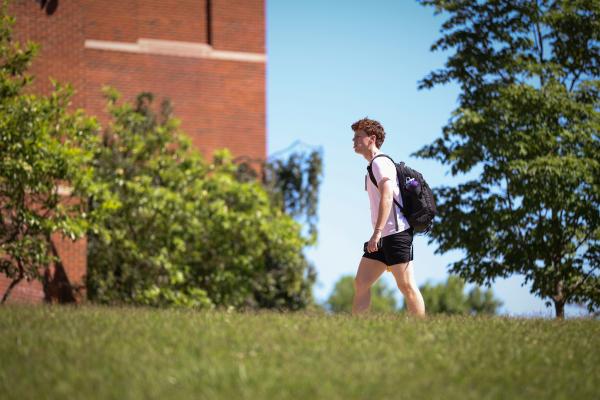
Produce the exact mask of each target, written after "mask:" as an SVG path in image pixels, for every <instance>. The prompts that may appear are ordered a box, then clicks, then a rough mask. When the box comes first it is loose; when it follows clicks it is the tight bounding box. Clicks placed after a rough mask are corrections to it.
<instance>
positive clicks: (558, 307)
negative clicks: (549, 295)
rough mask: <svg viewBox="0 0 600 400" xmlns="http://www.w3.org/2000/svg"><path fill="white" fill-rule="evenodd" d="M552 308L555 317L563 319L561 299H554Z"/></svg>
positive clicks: (563, 312) (563, 310)
mask: <svg viewBox="0 0 600 400" xmlns="http://www.w3.org/2000/svg"><path fill="white" fill-rule="evenodd" d="M554 310H555V311H556V319H565V303H564V302H563V301H554Z"/></svg>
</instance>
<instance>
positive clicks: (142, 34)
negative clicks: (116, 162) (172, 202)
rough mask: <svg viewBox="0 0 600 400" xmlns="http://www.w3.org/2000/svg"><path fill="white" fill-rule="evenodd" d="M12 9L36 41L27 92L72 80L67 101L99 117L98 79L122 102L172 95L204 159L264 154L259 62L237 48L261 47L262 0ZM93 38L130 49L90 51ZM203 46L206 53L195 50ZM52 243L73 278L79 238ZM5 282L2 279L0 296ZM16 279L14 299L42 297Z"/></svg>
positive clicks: (19, 33) (87, 1)
mask: <svg viewBox="0 0 600 400" xmlns="http://www.w3.org/2000/svg"><path fill="white" fill-rule="evenodd" d="M207 1H210V4H207ZM41 4H45V8H41ZM49 5H50V6H53V7H54V8H55V9H54V10H52V9H51V8H53V7H50V8H49ZM209 11H210V12H209ZM9 12H10V14H11V15H14V16H15V17H16V18H17V21H16V24H15V28H14V36H15V38H16V39H17V40H19V41H23V42H24V41H27V40H31V41H34V42H37V43H39V44H41V46H42V47H41V50H40V52H39V53H38V57H36V59H35V60H34V62H33V65H32V67H31V69H30V73H31V74H33V75H35V76H36V81H35V84H34V85H33V86H32V87H31V88H30V90H31V91H33V92H36V93H48V92H49V90H50V83H49V80H48V78H49V77H53V78H56V79H57V80H58V81H60V82H65V83H66V82H69V83H71V84H72V85H73V87H74V89H75V90H76V94H75V96H74V98H73V106H74V107H82V108H85V109H86V110H87V111H88V112H89V113H90V114H92V115H97V116H98V117H99V120H100V121H101V122H104V123H106V121H107V115H106V112H105V105H106V103H105V101H104V99H103V98H102V94H101V88H102V86H103V85H110V86H114V87H115V88H117V89H118V90H119V91H120V92H121V93H122V94H123V98H124V99H126V100H133V99H134V97H135V95H136V94H138V93H139V92H141V91H150V92H153V93H154V94H155V95H156V99H157V103H159V102H160V101H161V100H162V99H163V98H165V97H167V98H169V99H171V101H172V103H173V106H174V112H175V116H176V117H177V118H179V119H181V121H182V125H181V128H182V130H183V131H185V132H186V133H187V134H188V135H189V136H190V137H191V139H192V142H193V144H194V145H195V146H196V148H198V149H199V150H200V151H201V152H202V153H203V154H204V156H205V157H207V158H210V157H211V156H212V153H213V152H214V151H215V150H216V149H219V148H223V147H227V148H229V149H230V150H231V151H232V153H233V154H234V156H241V155H245V156H249V157H251V158H264V157H265V156H266V104H265V74H266V62H264V61H258V62H256V61H247V59H246V60H241V61H240V54H241V55H242V58H243V56H244V55H247V54H250V58H252V57H254V58H256V55H257V54H258V55H264V53H265V19H264V18H265V16H264V14H265V12H264V0H178V1H177V2H168V1H164V0H144V1H142V0H128V1H120V0H111V1H102V2H100V1H94V0H72V1H59V2H56V1H52V0H50V1H41V2H40V1H35V0H13V1H12V2H11V4H10V7H9ZM209 15H210V18H209ZM209 27H210V35H209ZM140 39H151V40H155V41H156V40H160V41H168V42H160V44H161V45H163V44H164V45H166V46H168V47H173V46H178V45H179V44H180V43H183V44H184V46H189V45H190V43H191V44H192V46H191V47H192V48H193V51H192V52H195V53H194V54H196V55H195V56H187V55H182V54H178V55H173V54H171V53H169V54H158V53H157V52H154V51H152V50H150V51H138V50H135V49H137V48H139V42H138V41H139V40H140ZM209 39H210V40H209ZM90 40H92V41H102V42H103V43H109V44H110V45H111V46H113V47H115V46H125V47H127V48H129V49H130V50H129V51H117V50H115V49H114V48H109V49H107V48H102V49H99V48H91V47H90V46H88V45H87V44H86V43H87V42H86V41H90ZM136 44H137V45H138V47H135V46H136ZM109 47H110V46H109ZM131 48H133V49H134V50H131ZM205 48H206V49H207V50H206V51H207V52H208V53H207V54H208V56H206V57H204V56H197V53H198V52H199V51H200V52H202V51H204V50H205ZM211 51H212V52H213V53H210V52H211ZM217 53H218V54H217ZM210 54H217V55H218V57H211V56H210ZM230 55H231V56H230ZM228 57H229V58H228ZM57 240H58V239H57ZM56 243H57V247H58V248H59V249H60V250H59V252H60V253H61V259H63V264H64V265H65V270H66V275H67V279H68V280H69V281H70V282H71V283H78V282H80V281H81V279H82V277H83V275H84V274H85V249H86V247H85V240H82V241H79V242H77V243H67V242H65V241H63V240H58V241H57V242H56ZM6 282H7V280H6V279H5V278H4V277H0V293H3V289H4V288H5V287H6V285H7V283H6ZM20 286H21V285H20ZM22 286H23V288H19V290H20V292H19V294H17V292H13V293H14V295H15V299H18V298H22V299H37V300H39V299H42V298H43V293H41V292H40V287H39V284H37V283H32V284H29V285H25V284H23V285H22ZM36 293H37V294H36ZM36 296H37V297H36Z"/></svg>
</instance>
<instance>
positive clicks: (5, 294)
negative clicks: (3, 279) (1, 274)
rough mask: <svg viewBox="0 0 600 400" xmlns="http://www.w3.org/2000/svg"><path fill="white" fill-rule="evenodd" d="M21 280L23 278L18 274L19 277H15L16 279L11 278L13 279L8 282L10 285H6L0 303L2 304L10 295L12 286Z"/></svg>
mask: <svg viewBox="0 0 600 400" xmlns="http://www.w3.org/2000/svg"><path fill="white" fill-rule="evenodd" d="M22 280H23V277H22V276H20V277H18V278H16V279H14V280H13V281H12V282H11V283H10V285H9V286H8V289H6V292H4V296H2V301H0V304H4V303H5V302H6V300H7V299H8V296H10V292H12V290H13V288H14V287H15V286H17V284H18V283H19V282H21V281H22Z"/></svg>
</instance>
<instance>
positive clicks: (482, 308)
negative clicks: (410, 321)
mask: <svg viewBox="0 0 600 400" xmlns="http://www.w3.org/2000/svg"><path fill="white" fill-rule="evenodd" d="M464 289H465V281H464V280H463V279H462V278H460V277H458V276H454V275H450V276H449V277H448V280H447V281H446V282H444V283H440V284H437V285H432V284H430V283H429V282H427V283H426V284H425V285H423V286H420V287H419V290H420V291H421V294H422V295H423V300H424V301H425V310H426V311H427V313H428V314H471V315H475V314H490V315H492V314H495V313H496V311H497V309H498V307H500V306H501V305H502V302H501V301H500V300H498V299H496V298H495V297H494V293H493V292H492V290H491V289H488V290H482V289H481V288H480V287H479V286H476V287H474V288H473V289H471V290H470V291H469V292H468V293H465V290H464ZM402 309H403V310H406V303H404V306H403V307H402Z"/></svg>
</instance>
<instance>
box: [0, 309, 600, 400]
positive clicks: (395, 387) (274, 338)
mask: <svg viewBox="0 0 600 400" xmlns="http://www.w3.org/2000/svg"><path fill="white" fill-rule="evenodd" d="M0 334H1V339H0V360H1V361H0V390H1V392H0V398H5V399H34V398H40V399H41V398H48V399H59V398H61V399H63V398H66V397H71V398H77V399H90V398H109V399H158V398H161V399H165V398H167V399H170V398H172V399H199V398H206V399H240V398H242V399H244V398H245V399H264V398H269V399H314V398H320V399H384V398H389V399H392V398H411V399H433V398H437V399H483V398H490V399H514V398H527V399H550V398H564V399H586V398H590V399H592V398H598V397H597V396H598V394H599V390H598V383H599V381H600V321H594V320H568V321H554V320H543V319H510V318H499V317H496V318H473V317H435V318H428V319H426V320H414V319H411V318H407V317H406V316H399V315H371V316H367V317H361V318H352V317H350V316H348V315H337V316H330V315H320V314H307V313H297V314H280V313H272V312H260V313H245V314H242V313H226V312H193V311H178V310H156V309H145V308H103V307H91V306H84V307H56V306H54V307H51V306H37V307H34V306H8V307H2V308H0Z"/></svg>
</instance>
